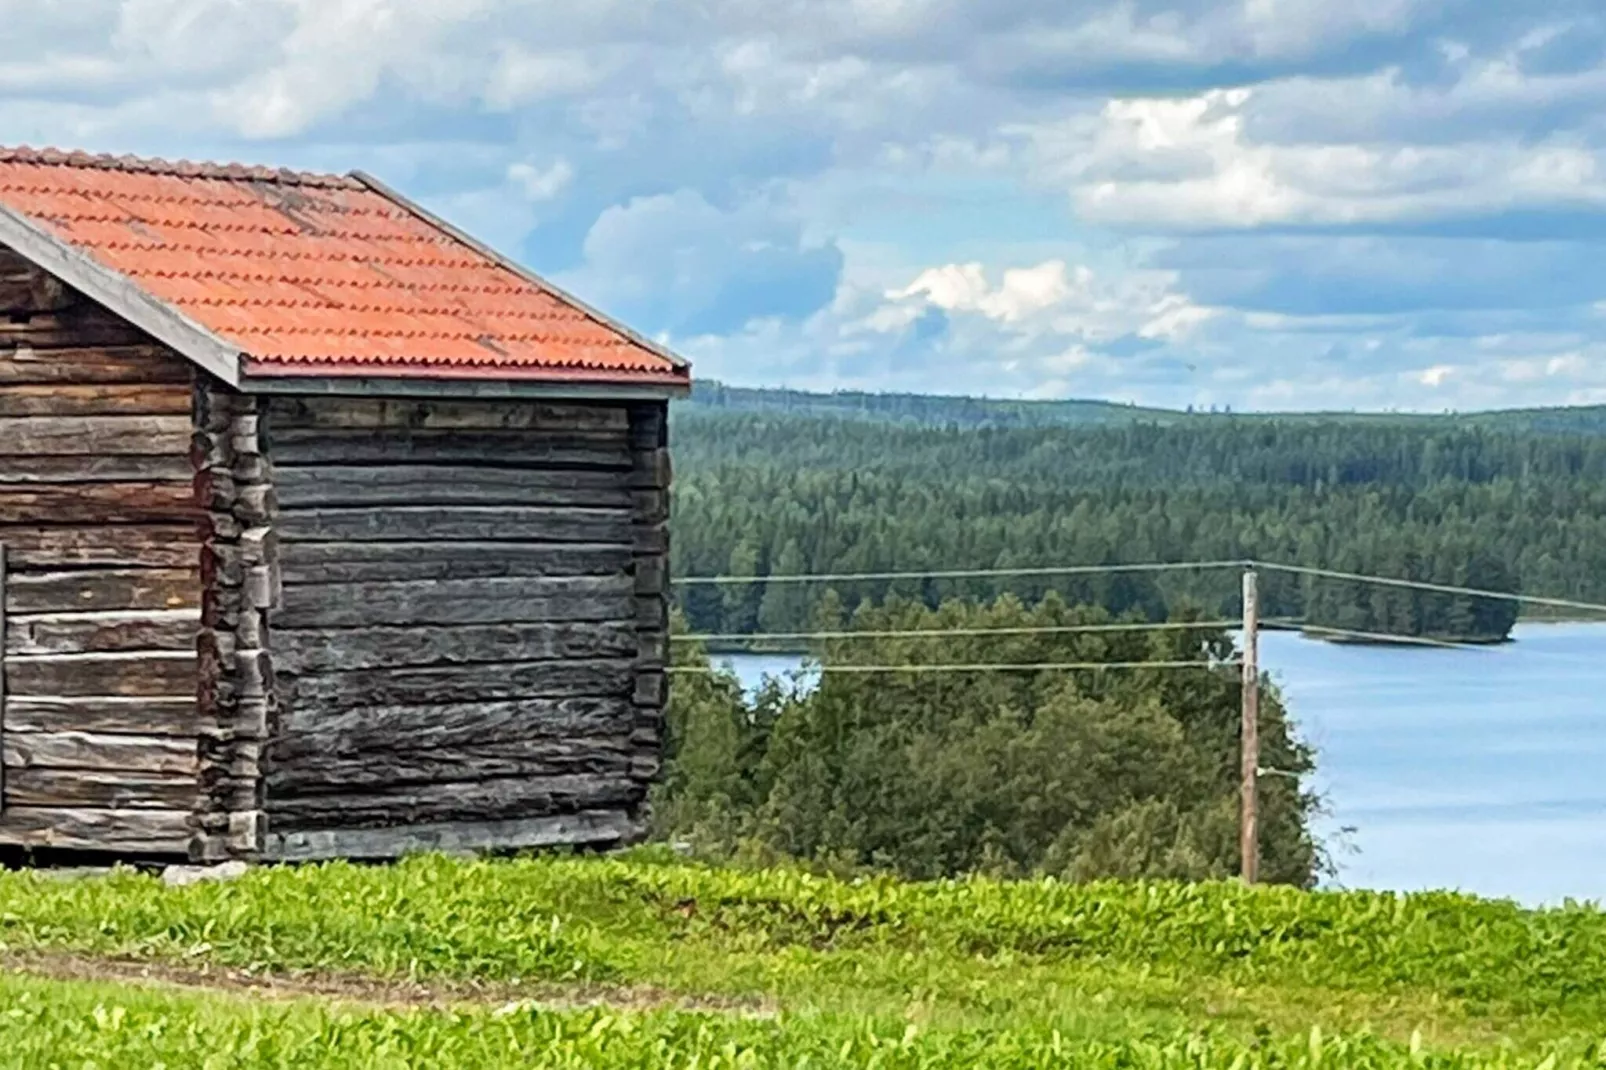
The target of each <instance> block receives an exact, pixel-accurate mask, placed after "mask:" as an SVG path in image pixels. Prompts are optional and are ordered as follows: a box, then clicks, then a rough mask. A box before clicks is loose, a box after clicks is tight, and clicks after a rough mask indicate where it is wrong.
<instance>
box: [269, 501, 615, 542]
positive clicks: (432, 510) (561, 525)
mask: <svg viewBox="0 0 1606 1070" xmlns="http://www.w3.org/2000/svg"><path fill="white" fill-rule="evenodd" d="M276 527H277V529H278V532H279V536H280V538H281V539H283V540H284V541H286V542H291V541H295V540H298V539H306V540H312V541H318V542H328V541H331V540H337V539H356V540H367V539H373V540H380V541H391V540H407V539H453V540H462V539H466V540H476V541H477V540H498V539H501V540H508V541H532V540H540V541H542V542H591V543H622V544H629V542H630V540H631V524H630V513H629V511H628V510H624V509H581V508H561V507H552V508H544V507H539V506H492V507H482V506H461V507H457V508H452V507H446V506H417V507H413V506H389V507H359V508H349V509H285V510H283V511H282V512H281V513H280V514H279V518H278V521H277V524H276Z"/></svg>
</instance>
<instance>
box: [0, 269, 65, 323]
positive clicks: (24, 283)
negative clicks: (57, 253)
mask: <svg viewBox="0 0 1606 1070" xmlns="http://www.w3.org/2000/svg"><path fill="white" fill-rule="evenodd" d="M83 300H84V298H83V296H82V295H81V294H79V293H78V292H77V291H75V290H73V289H72V288H71V287H69V286H67V285H66V284H65V283H63V282H62V281H61V280H60V279H58V278H56V277H55V276H54V275H51V274H49V273H48V272H46V271H42V270H40V269H39V268H33V270H31V271H27V272H23V273H18V274H13V273H6V274H3V275H0V314H5V315H8V316H9V315H16V314H18V313H34V312H57V311H60V310H61V309H65V308H71V307H72V306H73V305H76V304H79V303H80V302H82V301H83Z"/></svg>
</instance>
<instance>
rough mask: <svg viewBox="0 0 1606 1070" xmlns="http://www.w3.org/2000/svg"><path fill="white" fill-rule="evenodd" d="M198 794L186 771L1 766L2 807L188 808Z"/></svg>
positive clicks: (194, 781)
mask: <svg viewBox="0 0 1606 1070" xmlns="http://www.w3.org/2000/svg"><path fill="white" fill-rule="evenodd" d="M199 795H200V785H199V783H198V782H197V780H196V779H195V776H194V774H191V773H133V772H123V771H117V772H105V771H102V770H93V769H7V770H6V784H5V802H6V806H8V807H10V806H94V807H113V808H116V809H135V810H146V809H157V810H188V809H190V808H191V807H193V806H194V805H195V803H196V799H197V798H198V797H199Z"/></svg>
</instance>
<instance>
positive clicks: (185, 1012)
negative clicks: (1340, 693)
mask: <svg viewBox="0 0 1606 1070" xmlns="http://www.w3.org/2000/svg"><path fill="white" fill-rule="evenodd" d="M0 956H3V959H4V961H5V963H6V965H7V966H8V967H9V968H10V972H8V973H7V974H6V975H4V977H3V978H0V997H3V998H0V1003H3V1006H4V1010H0V1065H15V1066H51V1065H60V1066H101V1067H112V1066H136V1065H137V1066H153V1065H165V1066H169V1067H177V1066H209V1067H210V1066H219V1067H225V1066H229V1067H232V1066H241V1067H257V1066H364V1067H366V1066H405V1065H428V1066H441V1067H470V1066H472V1067H480V1066H529V1065H537V1066H575V1067H580V1066H597V1067H614V1066H619V1067H624V1066H687V1067H692V1066H696V1067H714V1066H837V1065H852V1066H860V1065H862V1066H887V1067H902V1066H909V1067H917V1066H918V1067H938V1066H943V1067H945V1066H954V1067H959V1066H1000V1067H1036V1066H1066V1065H1070V1066H1096V1067H1103V1066H1109V1067H1201V1068H1203V1067H1222V1068H1229V1067H1255V1066H1268V1067H1269V1066H1335V1067H1349V1066H1355V1067H1395V1066H1399V1067H1405V1066H1445V1067H1451V1066H1455V1067H1495V1066H1499V1067H1545V1068H1546V1070H1559V1068H1562V1067H1580V1066H1590V1067H1603V1066H1606V1046H1603V1044H1606V915H1603V914H1601V913H1599V912H1597V911H1595V910H1593V909H1589V908H1574V909H1566V910H1555V911H1545V912H1532V911H1524V910H1521V909H1519V908H1517V907H1515V906H1513V905H1510V904H1502V903H1492V902H1483V901H1478V900H1473V899H1466V898H1460V897H1454V896H1446V895H1436V896H1422V897H1409V898H1406V897H1394V896H1387V895H1376V894H1367V893H1319V894H1307V893H1301V892H1296V891H1291V890H1286V889H1254V890H1248V889H1243V888H1240V887H1237V886H1234V885H1202V886H1184V885H1165V884H1161V885H1133V884H1109V885H1066V884H1056V883H1052V882H1025V883H1004V882H993V881H986V880H979V879H977V880H967V881H961V882H944V883H934V884H908V883H899V882H896V881H892V880H870V881H859V882H847V881H838V880H831V879H826V878H819V877H812V876H808V875H805V874H802V873H799V872H795V871H788V870H764V871H754V872H746V871H738V870H723V869H714V868H706V867H701V866H695V865H690V864H685V863H681V862H674V861H669V860H665V859H662V858H658V857H653V856H647V855H638V856H632V857H627V858H615V859H598V858H589V859H580V858H574V859H563V858H545V859H531V860H519V861H495V862H492V861H465V860H453V859H445V858H438V857H424V858H415V859H411V860H409V861H407V862H405V863H402V864H400V865H397V866H394V867H358V866H350V865H340V864H336V865H327V866H317V867H301V868H277V869H261V870H257V871H254V872H252V873H251V874H249V875H248V876H247V877H245V878H244V879H242V880H239V881H236V882H232V883H227V884H206V885H199V886H195V887H191V888H184V889H169V888H166V887H164V886H163V885H162V884H161V883H160V882H159V881H158V880H156V879H154V878H151V877H147V876H141V875H137V874H134V873H119V874H115V875H113V876H110V877H104V878H90V879H80V880H61V879H57V878H51V877H49V876H45V875H37V874H31V873H11V874H4V875H0ZM141 972H143V973H148V974H149V975H150V979H141V978H138V977H135V976H133V975H135V974H138V973H141Z"/></svg>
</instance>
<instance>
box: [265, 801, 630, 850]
mask: <svg viewBox="0 0 1606 1070" xmlns="http://www.w3.org/2000/svg"><path fill="white" fill-rule="evenodd" d="M641 835H642V829H641V826H640V825H639V824H638V823H637V822H635V821H634V820H632V819H631V818H630V817H629V816H628V815H627V814H625V813H623V812H620V811H617V810H598V811H587V812H584V813H577V814H560V815H556V816H553V817H539V818H527V819H524V820H513V821H463V822H449V823H441V824H430V825H412V826H410V827H407V828H389V829H383V828H382V829H341V828H330V829H309V830H306V831H302V832H292V833H288V834H274V833H271V832H270V833H269V835H268V840H267V844H266V845H265V847H264V849H263V856H264V857H265V858H267V859H269V860H270V861H282V862H311V861H316V860H318V859H328V858H359V859H386V858H400V857H402V856H403V855H406V854H412V853H415V852H420V851H448V852H460V851H498V850H501V851H511V850H518V849H521V848H532V847H557V846H562V845H571V844H572V845H577V846H578V845H595V846H612V845H615V844H623V843H631V842H634V841H635V840H637V839H639V838H640V836H641Z"/></svg>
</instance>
